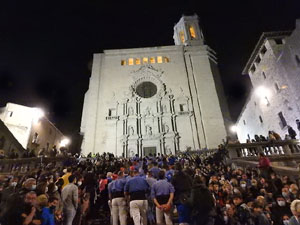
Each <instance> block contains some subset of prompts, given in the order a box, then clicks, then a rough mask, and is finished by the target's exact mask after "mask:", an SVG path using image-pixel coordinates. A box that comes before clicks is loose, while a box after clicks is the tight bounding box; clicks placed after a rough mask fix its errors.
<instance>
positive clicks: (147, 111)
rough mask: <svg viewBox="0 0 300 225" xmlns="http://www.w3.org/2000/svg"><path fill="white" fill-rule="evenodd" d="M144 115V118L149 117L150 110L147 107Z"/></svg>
mask: <svg viewBox="0 0 300 225" xmlns="http://www.w3.org/2000/svg"><path fill="white" fill-rule="evenodd" d="M145 115H146V116H150V115H151V110H150V108H149V107H147V108H146V110H145Z"/></svg>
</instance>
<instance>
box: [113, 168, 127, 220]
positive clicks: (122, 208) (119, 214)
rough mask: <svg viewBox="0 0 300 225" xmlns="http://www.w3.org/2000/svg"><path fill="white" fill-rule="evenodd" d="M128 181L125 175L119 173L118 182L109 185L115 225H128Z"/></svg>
mask: <svg viewBox="0 0 300 225" xmlns="http://www.w3.org/2000/svg"><path fill="white" fill-rule="evenodd" d="M125 184H126V179H125V178H124V173H123V172H121V171H119V173H118V178H117V180H114V181H112V182H111V183H109V185H108V196H109V200H110V203H111V206H112V207H111V210H112V221H113V225H118V224H119V219H120V225H126V224H127V210H126V200H125V195H124V187H125Z"/></svg>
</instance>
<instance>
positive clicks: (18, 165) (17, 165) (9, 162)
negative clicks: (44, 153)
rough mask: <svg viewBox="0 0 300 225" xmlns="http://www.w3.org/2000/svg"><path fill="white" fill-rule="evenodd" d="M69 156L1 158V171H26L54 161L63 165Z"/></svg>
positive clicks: (55, 163)
mask: <svg viewBox="0 0 300 225" xmlns="http://www.w3.org/2000/svg"><path fill="white" fill-rule="evenodd" d="M67 159H68V158H67V157H49V158H48V157H35V158H18V159H0V173H4V174H5V173H13V172H19V173H26V172H28V171H31V170H34V169H37V168H39V167H40V166H41V165H47V164H49V163H53V164H54V165H56V166H58V165H60V166H61V165H62V164H63V162H64V161H66V160H67Z"/></svg>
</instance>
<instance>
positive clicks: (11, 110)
mask: <svg viewBox="0 0 300 225" xmlns="http://www.w3.org/2000/svg"><path fill="white" fill-rule="evenodd" d="M37 112H38V109H37V108H31V107H27V106H22V105H18V104H13V103H7V104H6V107H4V108H2V109H1V111H0V119H1V120H2V121H3V123H4V124H5V126H6V127H7V128H8V129H9V131H10V132H11V133H12V134H13V135H14V137H15V138H16V139H17V140H18V142H19V143H20V144H21V145H22V147H23V148H24V149H27V148H29V149H35V150H36V152H37V151H38V150H39V149H41V148H45V149H48V148H52V146H53V145H56V147H57V148H59V147H60V142H61V141H62V140H63V139H64V138H65V137H64V135H63V134H62V133H61V132H60V131H59V130H58V129H57V128H56V127H55V126H54V125H53V124H52V123H51V122H50V121H49V120H48V119H47V118H46V117H44V116H43V117H41V118H39V119H37V116H38V115H37Z"/></svg>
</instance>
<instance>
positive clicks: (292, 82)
mask: <svg viewBox="0 0 300 225" xmlns="http://www.w3.org/2000/svg"><path fill="white" fill-rule="evenodd" d="M299 40H300V20H297V21H296V28H295V30H294V31H292V32H289V31H287V32H268V33H263V34H262V35H261V37H260V39H259V41H258V43H257V45H256V47H255V49H254V51H253V52H252V55H251V57H250V59H249V60H248V63H247V65H246V67H245V69H244V71H243V74H249V76H250V79H251V83H252V86H253V89H252V92H251V93H250V95H249V98H248V101H247V102H246V104H245V106H244V108H243V110H242V112H241V114H240V116H239V118H238V120H237V124H236V125H237V135H238V138H239V140H240V141H241V142H246V140H247V139H253V138H254V135H255V134H258V135H264V136H267V135H268V131H275V132H277V133H278V134H280V135H281V137H282V138H284V136H285V134H287V133H288V131H287V130H288V125H289V126H291V127H293V129H294V130H295V131H296V132H297V131H298V130H297V125H296V119H300V41H299ZM297 133H298V132H297ZM298 138H299V133H298Z"/></svg>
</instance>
